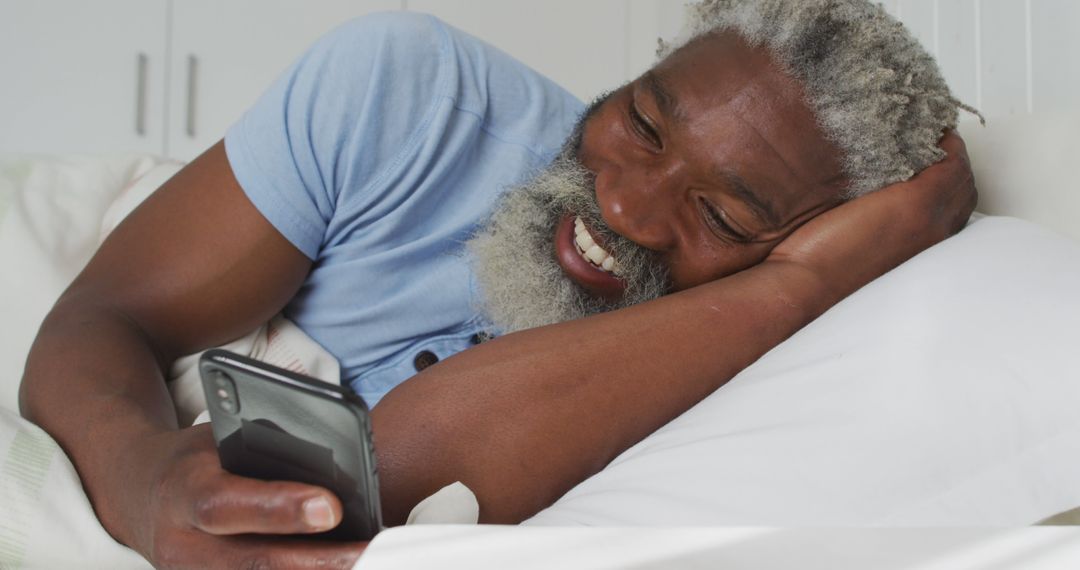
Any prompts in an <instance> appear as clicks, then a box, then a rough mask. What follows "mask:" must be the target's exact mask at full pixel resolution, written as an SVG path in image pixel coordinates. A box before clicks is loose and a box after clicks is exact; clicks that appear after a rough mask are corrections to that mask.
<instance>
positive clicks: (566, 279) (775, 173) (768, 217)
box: [470, 34, 843, 330]
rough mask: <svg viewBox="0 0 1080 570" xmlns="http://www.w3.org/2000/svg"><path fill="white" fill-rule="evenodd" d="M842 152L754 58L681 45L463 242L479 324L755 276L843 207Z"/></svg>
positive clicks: (794, 86) (793, 91)
mask: <svg viewBox="0 0 1080 570" xmlns="http://www.w3.org/2000/svg"><path fill="white" fill-rule="evenodd" d="M839 156H840V155H839V152H838V150H837V149H836V148H835V146H834V145H832V144H831V143H830V142H828V141H827V140H826V139H825V137H824V135H823V134H822V133H821V131H820V129H819V127H818V126H817V124H816V121H815V117H814V115H813V113H812V112H811V111H810V109H809V108H808V107H807V106H806V105H805V103H803V101H802V91H801V88H800V86H799V85H798V83H797V82H796V81H795V80H794V79H791V78H789V77H788V76H787V75H785V74H784V73H783V72H782V71H781V70H780V69H779V68H778V67H777V66H776V65H775V64H774V63H773V62H772V60H771V58H770V56H769V55H768V53H767V52H766V51H765V50H763V49H753V48H750V47H749V46H748V45H747V44H745V43H744V42H743V41H742V40H741V39H740V38H738V37H737V36H735V35H733V34H728V35H713V36H708V37H706V38H704V39H701V40H698V41H696V42H694V43H691V44H689V45H688V46H686V47H685V48H683V49H681V50H679V51H678V52H676V53H675V54H673V55H672V56H671V57H669V58H667V59H666V60H664V61H663V62H661V63H660V64H659V65H657V66H656V67H655V68H653V69H652V70H650V71H649V72H646V73H645V74H644V75H642V76H641V77H639V78H638V79H637V80H635V81H633V82H632V83H630V84H628V85H626V86H624V87H622V88H620V89H619V90H617V91H614V92H612V93H610V94H608V95H607V96H605V97H604V98H602V99H600V100H598V101H597V102H596V103H594V104H593V106H592V107H591V108H590V110H589V112H587V113H586V115H585V116H584V117H583V118H582V122H581V123H580V124H579V126H578V128H577V129H576V130H575V134H574V136H573V137H571V140H570V141H568V143H567V147H566V149H564V152H563V155H562V156H561V157H560V159H559V160H557V161H556V163H555V164H554V165H553V166H552V167H551V168H549V169H548V171H546V172H544V173H542V174H541V175H540V176H539V177H537V178H536V179H535V180H533V181H532V182H530V183H528V184H526V185H524V186H523V187H522V188H519V189H517V190H515V191H512V192H511V194H510V195H508V197H507V200H505V201H504V203H503V204H502V206H500V209H499V211H497V212H496V214H495V216H494V217H493V220H492V224H491V225H490V226H489V228H488V230H487V233H486V235H481V236H479V237H478V238H477V240H476V242H474V244H478V245H480V247H479V248H477V247H473V246H472V245H471V246H470V247H472V249H473V252H474V254H476V255H477V258H478V261H479V264H478V267H477V270H478V277H479V278H480V280H481V284H482V285H483V287H484V289H485V294H486V295H487V296H488V299H486V302H487V305H488V307H487V308H488V309H489V314H490V313H492V312H494V313H496V315H494V320H496V323H497V324H500V325H502V326H504V327H505V328H507V329H508V330H516V329H518V328H523V327H525V326H538V325H541V324H547V323H549V322H557V321H560V320H566V319H568V318H577V317H581V316H586V315H588V314H592V313H595V312H600V311H604V310H610V309H613V308H619V307H622V306H627V305H630V304H633V303H637V302H641V301H644V300H648V299H651V298H654V297H656V296H659V295H661V294H663V293H666V292H670V291H678V290H682V289H686V288H689V287H693V286H695V285H699V284H702V283H706V282H708V281H712V280H715V279H718V278H720V277H724V276H726V275H731V274H732V273H735V272H737V271H740V270H742V269H745V268H747V267H750V266H752V265H755V264H757V263H759V262H761V261H762V260H764V259H765V257H766V256H767V255H768V254H769V252H770V251H771V250H772V248H773V247H775V246H776V245H777V244H778V243H780V241H782V240H783V239H784V237H786V236H787V235H788V234H790V233H791V232H792V231H794V230H795V228H797V227H798V226H799V225H801V224H802V223H804V222H806V221H807V220H809V219H811V218H813V217H814V216H816V215H817V214H819V213H821V212H823V211H825V210H827V209H829V208H831V207H833V206H835V205H836V204H838V203H839V202H840V201H841V197H840V196H841V189H842V185H843V176H842V168H841V164H840V161H839V160H838V157H839ZM579 218H580V219H581V223H578V219H579ZM583 234H584V235H583ZM485 238H486V239H485ZM594 246H595V247H594ZM590 250H591V251H590ZM500 252H502V253H500ZM609 258H610V259H609ZM538 276H539V277H538ZM507 320H509V321H513V323H512V324H511V323H508V322H507Z"/></svg>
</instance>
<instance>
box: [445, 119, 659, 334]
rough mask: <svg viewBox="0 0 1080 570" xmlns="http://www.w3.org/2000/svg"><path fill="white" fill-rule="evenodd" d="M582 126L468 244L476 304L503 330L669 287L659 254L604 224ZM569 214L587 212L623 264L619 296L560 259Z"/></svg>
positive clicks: (583, 313) (606, 307)
mask: <svg viewBox="0 0 1080 570" xmlns="http://www.w3.org/2000/svg"><path fill="white" fill-rule="evenodd" d="M579 144H580V126H579V129H578V130H577V131H575V136H573V137H571V140H570V141H568V143H567V145H566V147H565V148H564V149H563V152H562V153H561V154H560V155H559V157H558V158H556V159H555V161H554V162H553V163H552V164H551V165H550V166H548V167H547V168H545V169H544V170H543V171H541V172H540V173H539V174H537V175H536V176H535V177H534V178H533V179H532V180H530V181H528V182H526V183H524V184H522V185H520V186H518V187H515V188H512V189H510V190H509V191H508V192H507V193H506V194H505V195H504V196H503V197H502V199H501V200H500V201H499V203H498V204H497V205H496V208H495V211H494V213H493V214H492V216H491V218H490V219H489V220H488V222H487V224H486V225H485V226H484V227H482V228H481V229H480V230H479V231H478V232H477V234H476V235H475V236H474V237H473V238H471V239H470V240H469V241H468V242H467V243H466V247H467V248H468V251H469V253H470V254H471V256H472V261H473V270H474V271H475V273H476V276H477V279H478V281H479V284H480V287H481V290H482V301H481V306H480V307H478V309H479V310H480V311H482V312H483V313H484V314H485V315H486V316H487V318H488V319H489V320H490V321H491V322H492V324H494V325H495V326H496V327H498V328H499V329H501V331H502V332H503V333H511V332H514V331H519V330H523V329H528V328H533V327H539V326H544V325H549V324H553V323H558V322H562V321H568V320H572V319H580V318H582V317H587V316H589V315H594V314H597V313H602V312H605V311H611V310H614V309H619V308H623V307H628V306H630V305H634V304H637V303H641V302H643V301H648V300H651V299H655V298H657V297H660V296H661V295H663V294H665V293H667V292H668V291H669V289H670V284H669V279H668V272H667V268H666V266H665V264H664V263H662V262H661V260H660V258H659V256H658V254H657V253H656V252H654V251H651V250H648V249H645V248H643V247H641V246H639V245H637V244H636V243H634V242H632V241H630V240H628V239H626V238H624V237H622V236H620V235H618V234H616V233H615V232H613V231H611V229H610V228H608V226H607V225H606V224H605V223H604V221H603V218H602V217H601V215H600V206H599V204H598V203H597V201H596V192H595V184H594V177H593V175H592V174H591V173H590V172H589V171H588V170H587V169H586V168H585V167H584V166H582V165H581V163H580V161H578V160H577V152H576V151H577V147H578V145H579ZM566 213H573V214H576V215H578V216H580V217H581V219H582V220H583V221H584V222H585V225H586V226H588V227H589V231H590V232H591V233H592V234H594V235H595V236H597V237H599V238H600V239H601V240H602V241H603V243H604V244H605V245H604V249H606V250H607V252H608V253H610V254H611V255H612V257H614V258H615V259H616V260H617V261H618V264H619V266H620V274H621V275H620V278H621V279H622V280H623V281H624V282H625V283H626V290H625V294H624V295H623V296H622V298H621V299H619V300H618V301H606V300H603V299H599V298H596V297H593V296H591V295H590V294H589V293H588V292H586V291H585V290H584V289H583V288H581V286H579V285H578V284H576V283H575V282H573V281H572V280H571V279H570V278H569V277H567V276H566V274H565V273H564V272H563V269H562V267H561V266H560V265H559V263H558V261H556V252H555V239H556V236H555V232H556V228H557V226H558V224H559V221H560V219H561V218H562V217H563V215H565V214H566Z"/></svg>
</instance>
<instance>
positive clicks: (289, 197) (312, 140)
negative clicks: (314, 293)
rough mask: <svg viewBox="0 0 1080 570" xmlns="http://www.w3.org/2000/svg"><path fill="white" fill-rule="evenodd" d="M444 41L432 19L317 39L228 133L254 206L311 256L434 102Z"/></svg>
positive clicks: (368, 22)
mask: <svg viewBox="0 0 1080 570" xmlns="http://www.w3.org/2000/svg"><path fill="white" fill-rule="evenodd" d="M448 43H449V41H448V38H447V33H446V30H445V28H444V27H443V26H442V25H441V24H440V23H439V22H438V21H437V20H435V19H434V18H432V17H430V16H425V15H420V14H412V13H407V12H387V13H382V14H373V15H370V16H365V17H362V18H358V19H356V20H353V21H351V22H348V23H346V24H344V25H342V26H341V27H339V28H337V29H335V30H334V31H332V32H330V33H329V34H328V35H326V36H325V37H323V38H322V39H321V40H319V41H318V42H317V43H316V44H315V45H314V46H312V47H311V48H310V49H309V50H308V51H307V53H305V54H304V55H303V56H302V57H301V58H300V59H299V60H298V61H297V62H296V63H294V64H293V65H292V66H291V67H290V68H289V69H288V70H286V71H285V73H283V74H282V76H281V77H279V78H278V79H277V81H276V82H275V83H274V84H273V85H272V86H271V87H270V88H269V89H268V90H267V91H266V92H265V93H264V94H263V95H262V96H261V97H260V99H259V100H258V101H257V102H256V103H255V105H254V106H253V107H252V108H251V109H250V110H248V111H247V112H246V113H245V114H244V115H243V117H242V118H241V119H240V120H239V121H238V122H237V123H236V124H234V125H233V126H232V127H231V128H230V129H229V130H228V132H227V133H226V135H225V150H226V153H227V155H228V159H229V164H230V166H231V167H232V170H233V173H234V174H235V176H236V179H237V181H239V183H240V186H241V187H242V188H243V189H244V192H245V194H247V196H248V198H249V199H250V200H251V201H252V203H253V204H254V205H255V207H256V208H257V209H258V210H259V211H260V212H261V213H262V215H263V216H265V217H266V219H267V220H269V221H270V223H271V224H273V225H274V227H275V228H277V230H278V231H279V232H281V233H282V235H284V236H285V238H286V239H288V240H289V241H290V242H291V243H292V244H293V245H295V246H296V247H297V248H298V249H299V250H300V251H301V252H303V253H304V255H306V256H307V257H308V258H310V259H312V260H314V259H316V258H317V257H318V253H319V250H320V248H321V246H322V244H323V243H324V240H325V237H326V234H327V228H328V225H329V224H330V223H331V220H332V218H333V216H334V212H335V209H336V207H337V204H338V203H339V200H341V199H342V198H343V192H348V193H351V194H356V193H363V192H365V191H366V190H367V189H369V188H370V187H371V186H372V185H374V184H376V183H377V182H378V180H379V177H380V175H381V174H382V173H383V172H384V171H385V170H386V169H388V168H390V167H391V166H392V165H393V163H394V161H395V158H397V155H398V153H399V152H400V150H401V149H402V148H403V147H404V146H406V143H407V141H408V140H409V139H410V137H411V136H412V135H413V133H415V132H417V131H418V130H419V129H420V128H422V123H423V118H424V117H425V116H427V115H428V114H429V112H430V111H431V109H432V108H433V106H434V105H436V104H437V103H438V100H439V99H440V92H439V89H440V85H441V84H442V83H443V76H444V75H445V74H446V70H445V69H444V67H445V66H446V64H447V61H446V60H447V52H448V51H449V47H448Z"/></svg>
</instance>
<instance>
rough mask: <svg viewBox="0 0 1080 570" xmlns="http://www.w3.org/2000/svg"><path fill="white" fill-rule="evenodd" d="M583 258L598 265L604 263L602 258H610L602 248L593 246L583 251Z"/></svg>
mask: <svg viewBox="0 0 1080 570" xmlns="http://www.w3.org/2000/svg"><path fill="white" fill-rule="evenodd" d="M585 257H588V258H589V259H591V260H592V262H593V263H595V264H597V265H600V263H601V262H603V261H604V258H606V257H610V256H609V255H608V254H607V252H606V251H604V250H603V248H601V247H600V246H598V245H594V246H592V247H590V248H589V249H587V250H585Z"/></svg>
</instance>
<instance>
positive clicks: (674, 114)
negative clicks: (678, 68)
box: [642, 70, 686, 122]
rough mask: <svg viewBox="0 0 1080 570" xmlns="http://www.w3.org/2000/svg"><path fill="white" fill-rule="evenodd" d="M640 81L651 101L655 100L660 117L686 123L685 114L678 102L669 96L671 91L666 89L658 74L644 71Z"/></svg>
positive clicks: (672, 96)
mask: <svg viewBox="0 0 1080 570" xmlns="http://www.w3.org/2000/svg"><path fill="white" fill-rule="evenodd" d="M642 81H643V82H644V83H645V87H647V88H648V89H649V93H651V94H652V96H653V99H655V100H656V106H657V107H659V108H660V113H661V114H662V115H664V116H665V117H671V118H673V119H675V120H678V121H680V122H685V121H686V114H685V113H684V112H683V109H682V107H681V106H680V105H679V100H678V99H676V98H675V96H674V95H672V94H671V90H670V89H668V88H667V84H665V83H664V79H663V78H662V77H660V74H658V73H656V72H654V71H652V70H649V71H646V72H645V75H644V76H643V77H642Z"/></svg>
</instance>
